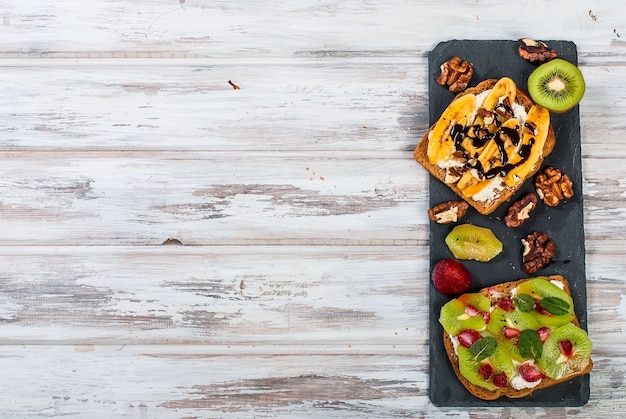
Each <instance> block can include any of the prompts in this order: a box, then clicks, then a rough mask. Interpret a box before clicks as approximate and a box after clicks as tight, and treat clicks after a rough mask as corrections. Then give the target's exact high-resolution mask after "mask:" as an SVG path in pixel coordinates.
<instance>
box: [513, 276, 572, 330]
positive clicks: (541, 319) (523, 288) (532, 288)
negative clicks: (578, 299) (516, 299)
mask: <svg viewBox="0 0 626 419" xmlns="http://www.w3.org/2000/svg"><path fill="white" fill-rule="evenodd" d="M516 294H517V295H520V294H528V295H529V296H530V297H531V298H533V299H534V300H538V301H539V303H538V304H536V305H535V309H533V310H532V311H530V312H529V313H528V314H530V315H531V316H533V317H534V318H535V319H536V321H537V322H538V323H539V324H540V325H542V326H545V327H559V326H562V325H564V324H566V323H569V322H570V321H571V320H572V319H573V318H574V311H573V307H574V302H573V301H572V297H570V296H569V294H567V293H566V292H565V291H563V290H562V289H561V288H560V287H559V286H557V285H556V284H554V283H552V282H550V281H546V280H545V279H542V278H533V279H530V280H528V281H526V282H524V283H522V284H520V285H519V286H518V287H517V289H516ZM549 297H553V298H556V299H559V300H562V302H560V303H559V302H557V303H556V304H555V303H554V301H551V299H548V302H547V303H544V304H543V305H542V304H541V300H543V299H545V298H549ZM544 306H545V307H544ZM552 306H558V307H561V308H565V307H568V308H567V310H566V311H565V312H564V313H563V314H556V313H551V312H549V311H548V310H550V309H552V310H554V308H553V307H552ZM546 308H547V309H546ZM557 310H558V309H557ZM557 312H563V310H561V311H557Z"/></svg>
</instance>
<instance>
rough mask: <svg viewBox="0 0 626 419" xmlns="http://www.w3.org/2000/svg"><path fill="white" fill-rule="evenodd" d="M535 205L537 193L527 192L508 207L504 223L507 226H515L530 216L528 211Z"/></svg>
mask: <svg viewBox="0 0 626 419" xmlns="http://www.w3.org/2000/svg"><path fill="white" fill-rule="evenodd" d="M536 206H537V195H535V194H534V193H529V194H527V195H524V196H523V197H522V198H521V199H520V200H519V201H517V202H515V203H514V204H513V205H511V207H510V208H509V212H508V213H507V215H506V217H504V223H505V224H506V226H507V227H509V228H517V227H519V226H521V225H522V224H524V222H525V221H526V220H527V219H529V218H530V212H531V211H532V210H534V209H535V207H536Z"/></svg>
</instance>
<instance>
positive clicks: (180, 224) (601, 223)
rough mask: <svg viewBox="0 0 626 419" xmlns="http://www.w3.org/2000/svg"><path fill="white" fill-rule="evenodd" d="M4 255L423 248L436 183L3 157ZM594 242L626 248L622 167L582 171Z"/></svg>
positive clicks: (222, 162)
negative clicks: (44, 250) (85, 250)
mask: <svg viewBox="0 0 626 419" xmlns="http://www.w3.org/2000/svg"><path fill="white" fill-rule="evenodd" d="M0 161H1V164H0V179H1V180H0V197H1V198H0V203H1V205H0V228H1V229H2V231H3V232H4V234H3V236H2V237H1V238H0V244H2V245H15V244H20V245H80V244H83V245H129V244H137V245H155V244H161V243H163V242H164V241H165V240H167V239H169V238H175V239H178V240H180V241H181V242H182V243H184V244H188V245H222V244H230V245H238V244H258V245H266V244H294V245H306V244H323V245H332V244H346V245H351V244H352V245H354V244H360V245H380V244H388V245H394V244H395V245H401V244H408V245H413V244H417V243H425V240H427V236H428V234H427V229H428V219H427V217H426V210H427V202H426V201H427V195H428V188H427V174H426V171H425V170H424V169H423V168H421V167H419V166H418V165H417V163H415V162H414V161H413V159H412V155H411V153H410V152H397V153H392V152H389V153H386V154H382V153H359V154H357V153H352V154H349V155H348V154H346V155H340V154H337V153H332V154H323V153H316V154H314V155H309V156H303V155H301V154H294V155H288V154H283V153H278V154H277V153H256V154H255V155H254V156H251V155H243V154H240V153H217V154H216V153H200V152H198V153H175V152H172V153H140V152H119V153H116V152H113V153H90V152H78V153H46V152H32V153H18V154H14V153H2V154H1V155H0ZM584 164H585V165H586V167H592V168H593V170H584V171H583V176H584V179H585V185H584V193H585V196H586V197H588V199H586V201H585V220H586V225H585V227H586V235H587V238H588V239H589V240H606V239H621V238H622V237H623V234H624V228H625V227H624V224H623V223H622V221H621V220H623V217H624V211H626V209H624V208H623V206H621V205H619V202H621V197H622V196H623V194H624V193H625V190H626V181H625V180H624V179H620V178H619V177H616V173H621V172H622V164H623V159H621V158H614V159H597V160H596V159H590V158H587V159H585V161H584Z"/></svg>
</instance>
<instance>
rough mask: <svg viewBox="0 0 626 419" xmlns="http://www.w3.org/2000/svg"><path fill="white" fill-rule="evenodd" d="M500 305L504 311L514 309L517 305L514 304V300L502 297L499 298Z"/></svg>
mask: <svg viewBox="0 0 626 419" xmlns="http://www.w3.org/2000/svg"><path fill="white" fill-rule="evenodd" d="M497 304H498V307H500V308H501V309H502V310H504V311H513V310H515V306H513V300H512V299H510V298H502V299H500V300H498V303H497Z"/></svg>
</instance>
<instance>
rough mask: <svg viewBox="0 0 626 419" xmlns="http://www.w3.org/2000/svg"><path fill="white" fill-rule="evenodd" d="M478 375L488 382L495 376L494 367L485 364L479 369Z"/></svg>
mask: <svg viewBox="0 0 626 419" xmlns="http://www.w3.org/2000/svg"><path fill="white" fill-rule="evenodd" d="M478 373H479V374H480V375H482V376H483V378H484V379H485V380H488V379H489V377H491V374H493V367H492V366H491V364H483V365H482V366H481V367H480V368H478Z"/></svg>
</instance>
